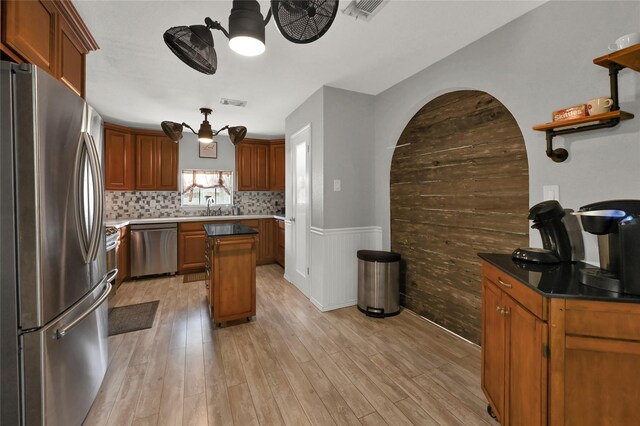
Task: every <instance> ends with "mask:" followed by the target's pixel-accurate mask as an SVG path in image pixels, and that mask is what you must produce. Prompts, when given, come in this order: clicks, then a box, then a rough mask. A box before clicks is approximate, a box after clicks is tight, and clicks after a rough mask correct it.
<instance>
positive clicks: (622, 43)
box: [609, 33, 640, 52]
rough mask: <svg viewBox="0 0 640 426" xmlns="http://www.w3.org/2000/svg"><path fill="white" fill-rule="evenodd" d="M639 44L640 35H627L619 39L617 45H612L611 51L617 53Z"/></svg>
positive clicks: (610, 46)
mask: <svg viewBox="0 0 640 426" xmlns="http://www.w3.org/2000/svg"><path fill="white" fill-rule="evenodd" d="M638 43H640V33H631V34H626V35H623V36H622V37H620V38H619V39H617V40H616V42H615V43H611V44H610V45H609V50H611V51H613V52H615V51H616V50H620V49H624V48H626V47H629V46H631V45H634V44H638Z"/></svg>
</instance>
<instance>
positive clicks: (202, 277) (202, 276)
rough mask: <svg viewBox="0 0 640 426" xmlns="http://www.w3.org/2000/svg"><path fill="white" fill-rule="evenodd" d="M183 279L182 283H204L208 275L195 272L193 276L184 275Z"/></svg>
mask: <svg viewBox="0 0 640 426" xmlns="http://www.w3.org/2000/svg"><path fill="white" fill-rule="evenodd" d="M183 277H184V278H183V279H182V282H183V283H192V282H194V281H204V280H206V279H207V273H206V272H195V273H193V274H186V275H183Z"/></svg>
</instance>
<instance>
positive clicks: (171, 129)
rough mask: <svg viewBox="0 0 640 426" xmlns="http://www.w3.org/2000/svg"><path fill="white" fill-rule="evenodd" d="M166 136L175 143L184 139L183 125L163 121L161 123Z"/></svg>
mask: <svg viewBox="0 0 640 426" xmlns="http://www.w3.org/2000/svg"><path fill="white" fill-rule="evenodd" d="M160 126H161V127H162V131H163V132H164V134H165V135H167V137H168V138H169V139H171V140H172V141H174V142H175V143H178V141H179V140H180V139H182V124H180V123H174V122H173V121H163V122H162V123H160Z"/></svg>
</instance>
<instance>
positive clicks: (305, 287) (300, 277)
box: [285, 123, 312, 297]
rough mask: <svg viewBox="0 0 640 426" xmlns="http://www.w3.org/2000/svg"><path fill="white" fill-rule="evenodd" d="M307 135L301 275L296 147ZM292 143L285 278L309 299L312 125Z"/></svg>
mask: <svg viewBox="0 0 640 426" xmlns="http://www.w3.org/2000/svg"><path fill="white" fill-rule="evenodd" d="M305 132H306V133H307V137H306V146H307V155H306V182H307V211H306V218H305V219H306V220H305V221H304V222H305V224H306V225H305V229H303V230H302V232H303V233H304V239H305V241H306V246H305V264H306V271H304V272H306V273H302V274H301V273H299V272H298V271H297V270H296V267H295V261H296V257H295V256H296V253H295V252H294V250H295V237H296V233H297V232H299V231H300V230H299V229H298V228H299V227H298V225H297V222H296V217H295V216H296V210H295V209H296V202H297V194H296V170H295V167H296V162H295V146H296V142H295V140H296V138H298V137H299V136H300V135H302V134H304V133H305ZM289 140H290V141H291V143H290V149H289V160H290V161H289V164H290V167H289V169H290V176H291V179H290V188H289V190H290V191H291V204H292V205H291V207H290V209H288V210H289V215H288V216H289V217H288V218H287V220H286V221H285V241H286V243H287V244H285V252H286V256H285V259H286V260H285V276H286V277H287V279H288V280H289V281H291V282H292V283H293V285H295V286H296V287H297V288H298V289H299V290H300V291H301V292H302V293H303V294H304V295H305V296H306V297H309V291H310V274H309V266H310V264H311V250H310V249H311V247H310V246H311V244H310V237H311V235H310V229H311V203H312V201H311V200H312V197H311V187H312V185H311V143H312V141H311V123H309V124H306V125H305V126H303V127H302V128H300V129H299V130H298V131H296V132H295V133H293V134H292V135H291V137H290V138H289Z"/></svg>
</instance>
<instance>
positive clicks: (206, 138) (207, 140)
mask: <svg viewBox="0 0 640 426" xmlns="http://www.w3.org/2000/svg"><path fill="white" fill-rule="evenodd" d="M198 142H202V143H211V142H213V137H209V136H200V137H198Z"/></svg>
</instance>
